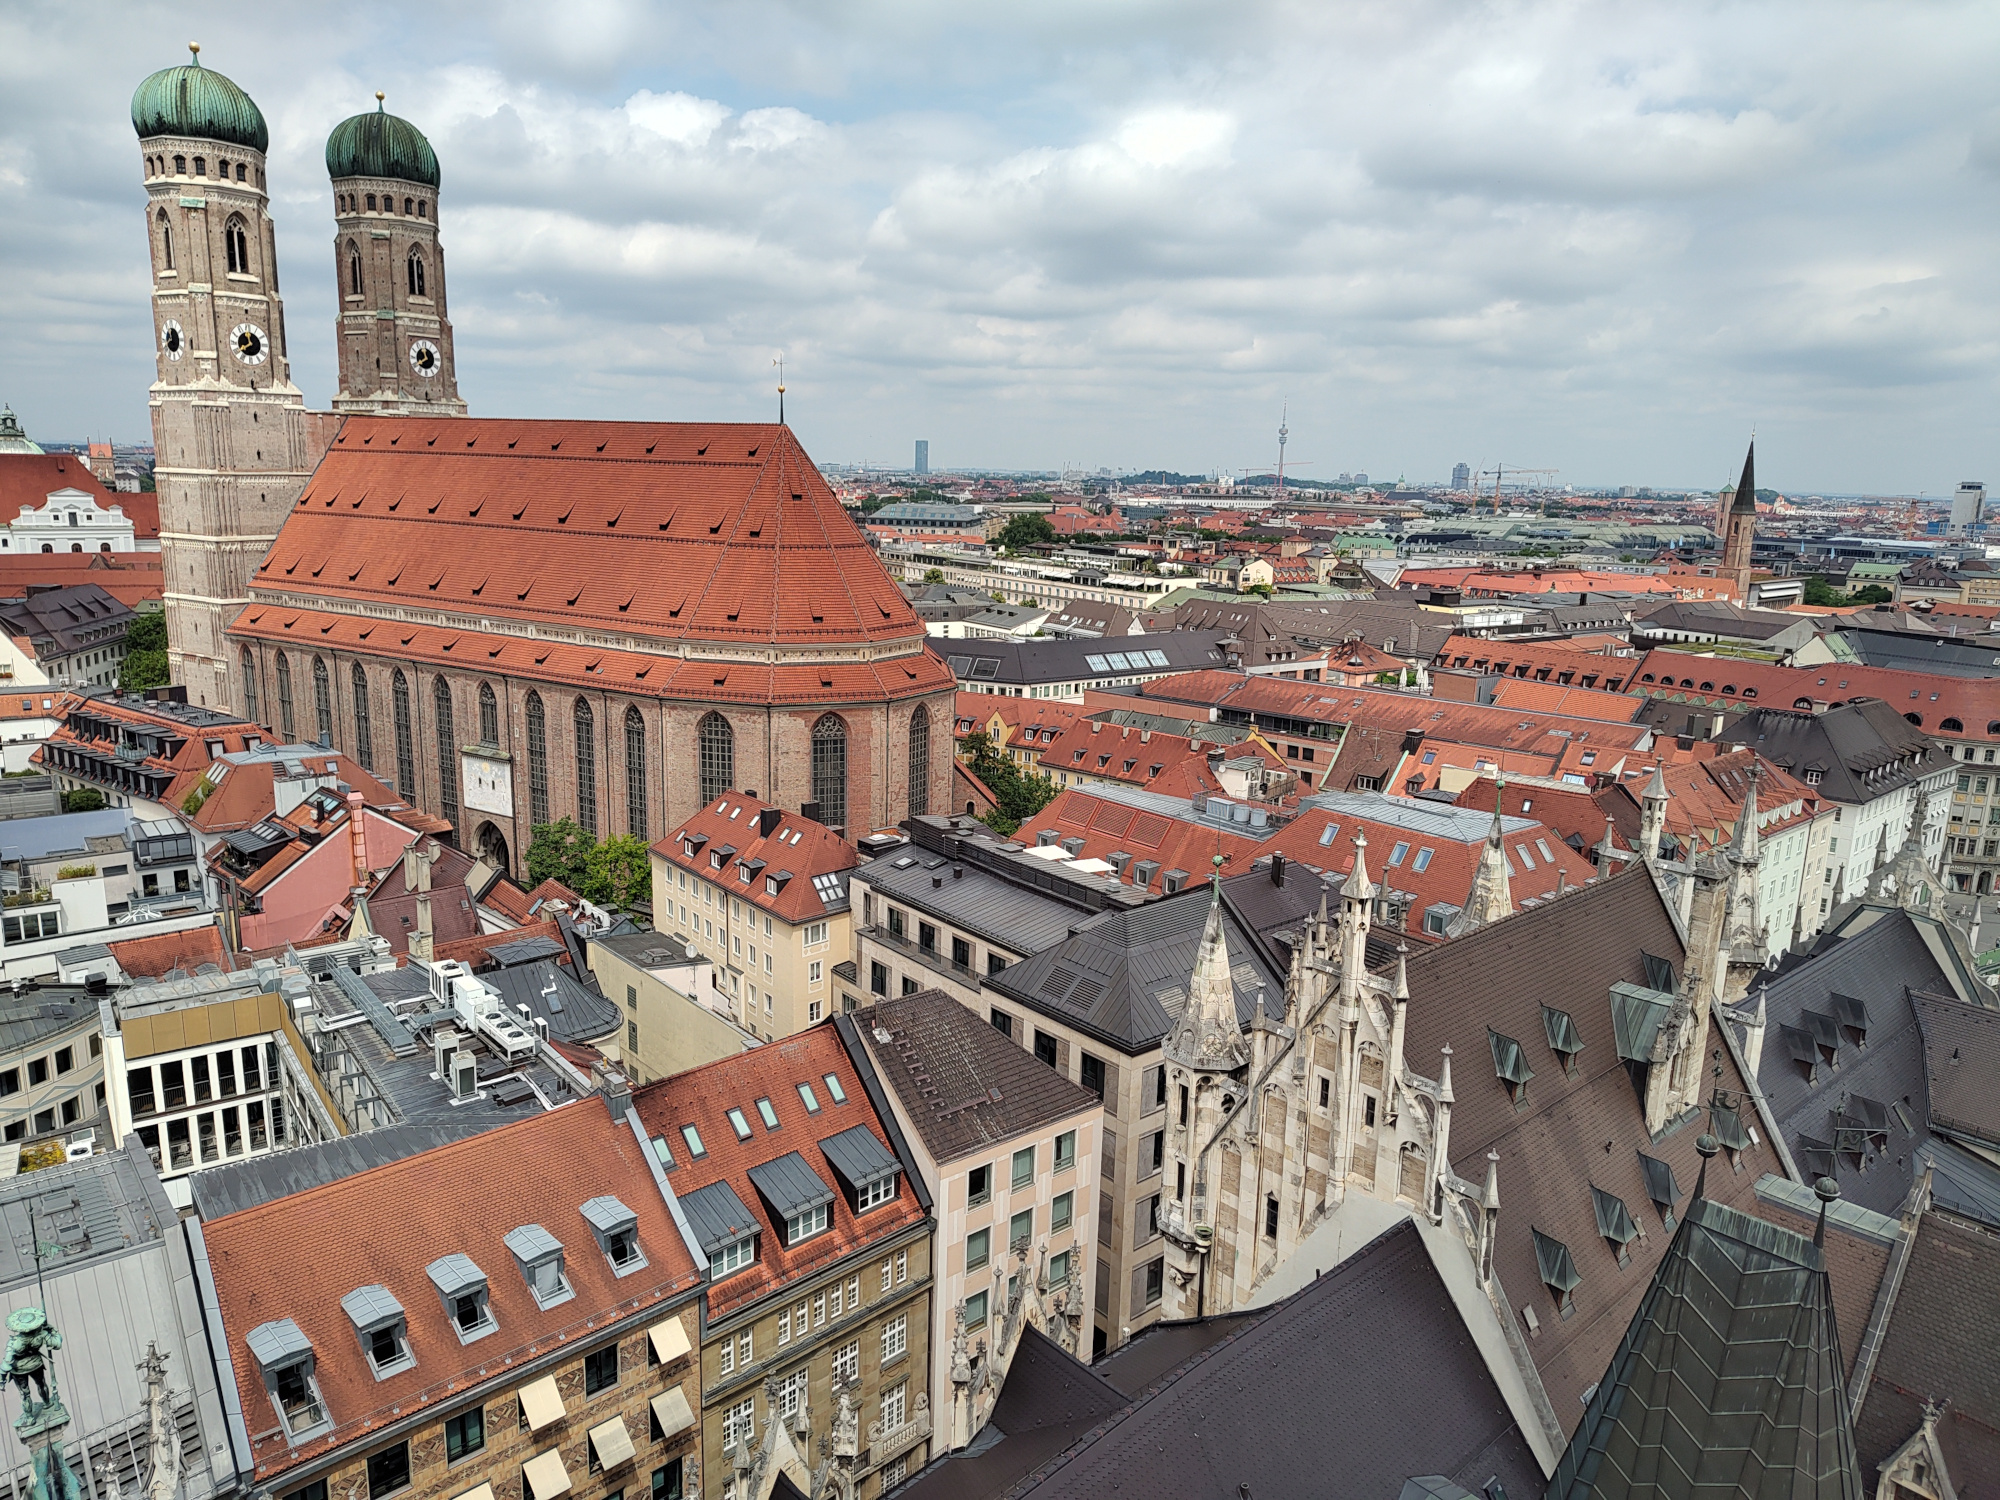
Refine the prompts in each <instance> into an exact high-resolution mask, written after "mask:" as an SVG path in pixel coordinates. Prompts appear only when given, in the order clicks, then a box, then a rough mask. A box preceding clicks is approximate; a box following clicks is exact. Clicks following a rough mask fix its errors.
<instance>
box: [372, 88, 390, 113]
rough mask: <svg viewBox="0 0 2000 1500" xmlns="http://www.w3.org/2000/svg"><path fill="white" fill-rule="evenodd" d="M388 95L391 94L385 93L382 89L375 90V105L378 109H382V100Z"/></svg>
mask: <svg viewBox="0 0 2000 1500" xmlns="http://www.w3.org/2000/svg"><path fill="white" fill-rule="evenodd" d="M388 97H389V96H388V95H387V94H385V93H383V92H382V91H381V90H380V89H377V90H375V107H376V108H377V109H378V110H379V109H381V108H382V107H383V104H382V101H383V100H384V99H386V98H388Z"/></svg>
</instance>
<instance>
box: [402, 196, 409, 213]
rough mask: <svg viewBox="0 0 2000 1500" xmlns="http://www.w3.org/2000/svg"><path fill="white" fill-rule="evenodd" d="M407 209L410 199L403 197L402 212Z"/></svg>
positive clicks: (406, 211)
mask: <svg viewBox="0 0 2000 1500" xmlns="http://www.w3.org/2000/svg"><path fill="white" fill-rule="evenodd" d="M409 211H410V200H409V199H408V198H405V199H404V200H403V212H404V213H408V212H409Z"/></svg>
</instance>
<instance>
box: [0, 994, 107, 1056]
mask: <svg viewBox="0 0 2000 1500" xmlns="http://www.w3.org/2000/svg"><path fill="white" fill-rule="evenodd" d="M101 998H102V997H101V996H98V995H92V994H88V993H86V992H85V991H84V990H83V989H82V988H81V987H80V986H70V985H64V986H61V987H56V986H49V987H46V988H43V989H39V990H30V991H28V992H27V993H26V994H24V995H20V996H11V995H10V996H6V997H4V998H0V1051H4V1052H18V1051H21V1050H22V1049H24V1048H29V1047H34V1046H36V1045H38V1044H39V1043H42V1042H46V1041H48V1040H49V1039H50V1038H52V1037H57V1036H61V1035H62V1034H63V1033H64V1032H67V1031H75V1030H76V1029H77V1028H79V1027H82V1026H94V1025H95V1024H96V1023H97V1021H98V1017H99V1009H98V1001H99V1000H100V999H101Z"/></svg>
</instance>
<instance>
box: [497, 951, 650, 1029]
mask: <svg viewBox="0 0 2000 1500" xmlns="http://www.w3.org/2000/svg"><path fill="white" fill-rule="evenodd" d="M514 946H519V947H525V946H527V945H526V944H525V943H522V944H517V945H514ZM479 977H480V978H481V979H482V980H484V981H485V982H486V983H487V984H490V985H492V986H493V988H494V989H496V990H498V991H499V992H500V1002H501V1004H502V1005H504V1006H505V1007H506V1009H507V1012H508V1014H510V1015H515V1016H518V1015H520V1013H521V1012H520V1007H521V1006H523V1005H525V1006H527V1007H528V1014H529V1015H530V1016H531V1017H534V1018H539V1019H540V1020H544V1021H547V1022H548V1023H549V1035H550V1036H551V1037H553V1038H554V1039H555V1040H557V1041H559V1042H590V1041H595V1040H597V1039H598V1038H599V1037H604V1036H609V1035H611V1033H613V1032H614V1031H619V1030H622V1029H623V1028H624V1025H625V1016H624V1013H623V1012H622V1011H621V1010H620V1009H619V1008H618V1003H617V1002H616V1001H615V1000H609V999H607V998H605V997H604V996H603V995H601V994H599V993H598V992H597V991H595V990H593V989H591V988H590V987H589V986H588V985H585V984H583V983H582V982H581V981H579V980H578V979H577V977H576V976H575V975H574V974H572V973H570V971H569V970H568V969H566V968H564V967H563V966H562V965H560V964H555V963H550V962H548V961H547V960H546V959H543V960H538V961H536V962H532V963H527V964H521V965H518V966H516V967H514V968H509V969H488V970H487V971H486V972H485V973H484V974H481V975H480V976H479Z"/></svg>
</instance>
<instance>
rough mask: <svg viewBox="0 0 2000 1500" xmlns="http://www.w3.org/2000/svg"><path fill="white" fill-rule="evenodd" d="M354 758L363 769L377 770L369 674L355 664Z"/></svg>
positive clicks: (359, 664)
mask: <svg viewBox="0 0 2000 1500" xmlns="http://www.w3.org/2000/svg"><path fill="white" fill-rule="evenodd" d="M354 758H355V759H356V760H358V761H360V762H361V769H362V770H364V771H372V770H374V769H375V743H374V736H373V735H372V734H370V733H369V725H368V673H367V672H366V671H364V670H363V669H362V666H361V663H360V662H356V663H355V664H354Z"/></svg>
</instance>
